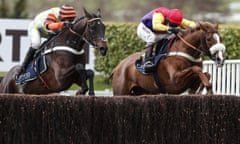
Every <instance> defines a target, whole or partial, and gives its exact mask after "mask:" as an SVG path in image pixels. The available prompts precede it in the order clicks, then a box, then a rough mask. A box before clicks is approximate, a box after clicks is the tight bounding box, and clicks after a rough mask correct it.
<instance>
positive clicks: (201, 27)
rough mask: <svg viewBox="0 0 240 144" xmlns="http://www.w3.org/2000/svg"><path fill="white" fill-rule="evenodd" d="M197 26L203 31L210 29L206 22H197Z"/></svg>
mask: <svg viewBox="0 0 240 144" xmlns="http://www.w3.org/2000/svg"><path fill="white" fill-rule="evenodd" d="M199 26H200V29H202V30H203V31H208V30H209V29H210V26H209V23H208V22H199Z"/></svg>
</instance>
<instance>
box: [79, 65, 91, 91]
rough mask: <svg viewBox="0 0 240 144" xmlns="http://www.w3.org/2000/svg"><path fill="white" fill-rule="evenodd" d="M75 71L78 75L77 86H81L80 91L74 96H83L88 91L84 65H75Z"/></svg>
mask: <svg viewBox="0 0 240 144" xmlns="http://www.w3.org/2000/svg"><path fill="white" fill-rule="evenodd" d="M76 71H77V73H78V81H77V84H78V85H80V86H81V90H78V91H77V93H76V95H85V94H86V92H87V91H88V86H87V72H86V70H85V67H84V65H82V64H78V65H76Z"/></svg>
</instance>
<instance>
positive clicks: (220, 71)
mask: <svg viewBox="0 0 240 144" xmlns="http://www.w3.org/2000/svg"><path fill="white" fill-rule="evenodd" d="M203 71H204V72H209V73H210V74H211V82H212V85H213V93H214V94H223V95H238V96H240V60H226V61H225V64H224V66H223V67H222V68H218V67H217V66H216V64H214V62H213V61H210V60H209V61H203Z"/></svg>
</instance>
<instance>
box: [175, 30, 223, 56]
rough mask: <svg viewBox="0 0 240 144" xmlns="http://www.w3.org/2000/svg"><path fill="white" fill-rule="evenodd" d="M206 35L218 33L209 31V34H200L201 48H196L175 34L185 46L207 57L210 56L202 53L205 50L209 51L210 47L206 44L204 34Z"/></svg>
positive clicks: (204, 52)
mask: <svg viewBox="0 0 240 144" xmlns="http://www.w3.org/2000/svg"><path fill="white" fill-rule="evenodd" d="M207 33H218V32H217V31H209V32H202V36H201V46H202V48H200V49H199V48H197V47H195V46H194V45H192V44H190V43H189V42H187V41H186V40H185V39H184V38H183V37H182V36H181V35H180V34H177V36H178V37H179V38H180V39H181V41H183V42H184V43H185V44H186V45H187V46H189V47H190V48H192V49H194V50H196V51H198V52H200V54H205V55H207V56H211V55H209V54H207V52H206V51H204V50H205V49H209V48H210V47H209V46H208V45H207V42H206V34H207Z"/></svg>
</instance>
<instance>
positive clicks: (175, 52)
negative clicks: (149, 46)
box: [111, 22, 225, 95]
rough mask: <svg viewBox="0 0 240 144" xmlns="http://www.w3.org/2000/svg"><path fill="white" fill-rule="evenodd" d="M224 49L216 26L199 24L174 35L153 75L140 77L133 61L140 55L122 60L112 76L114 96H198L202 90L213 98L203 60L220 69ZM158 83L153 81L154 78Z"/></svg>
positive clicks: (208, 75) (135, 54)
mask: <svg viewBox="0 0 240 144" xmlns="http://www.w3.org/2000/svg"><path fill="white" fill-rule="evenodd" d="M224 51H225V46H224V45H223V44H222V43H221V37H220V35H219V33H218V25H217V24H212V23H209V22H199V23H198V26H197V27H196V28H189V29H186V30H184V31H182V32H181V34H178V35H177V38H176V39H175V40H174V42H173V43H172V44H171V45H170V47H169V49H168V52H167V53H166V56H164V57H163V58H162V59H161V60H160V61H159V63H158V64H157V66H156V70H155V74H142V73H140V72H139V71H138V70H137V69H136V67H135V61H136V60H137V59H139V58H140V57H141V56H142V55H143V53H142V52H137V53H134V54H132V55H130V56H128V57H126V58H125V59H123V60H122V61H121V62H120V63H119V64H118V65H117V66H116V67H115V69H114V70H113V72H112V75H111V76H112V87H113V94H114V95H141V94H158V93H168V94H181V93H183V92H185V91H186V90H189V92H190V93H195V94H200V93H201V92H202V90H203V88H204V87H205V88H206V90H207V94H212V93H213V92H212V84H211V83H210V82H209V80H210V74H209V73H207V72H205V73H203V71H202V59H201V58H202V56H208V57H209V58H210V59H212V60H214V61H215V62H216V64H218V65H219V67H221V66H222V65H223V64H224ZM155 77H156V78H157V80H156V78H155Z"/></svg>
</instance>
